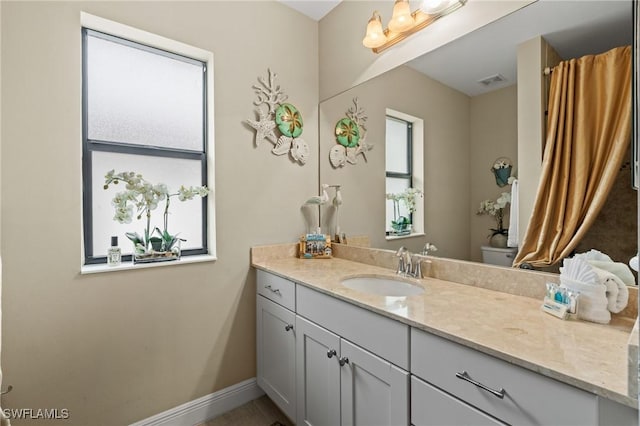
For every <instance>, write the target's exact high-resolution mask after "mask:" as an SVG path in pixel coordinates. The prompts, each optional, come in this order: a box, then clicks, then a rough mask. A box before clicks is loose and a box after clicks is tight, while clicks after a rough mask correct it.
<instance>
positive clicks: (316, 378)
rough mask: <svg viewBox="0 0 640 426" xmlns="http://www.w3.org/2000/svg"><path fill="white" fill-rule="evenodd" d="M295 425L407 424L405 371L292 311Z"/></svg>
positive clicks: (407, 396) (364, 425)
mask: <svg viewBox="0 0 640 426" xmlns="http://www.w3.org/2000/svg"><path fill="white" fill-rule="evenodd" d="M296 330H297V335H296V337H297V348H298V351H297V354H296V357H297V363H298V367H297V371H296V374H297V389H298V409H297V412H298V419H297V424H298V425H313V426H321V425H327V426H329V425H343V426H348V425H349V426H350V425H354V426H355V425H362V426H367V425H398V426H400V425H408V424H409V405H408V404H409V386H408V384H409V382H408V380H409V373H408V372H407V371H404V370H402V369H400V368H398V367H396V366H394V365H393V364H391V363H390V362H388V361H386V360H384V359H382V358H380V357H378V356H376V355H374V354H372V353H371V352H369V351H367V350H365V349H363V348H361V347H359V346H357V345H355V344H353V343H351V342H349V341H347V340H345V339H343V338H341V337H340V336H338V335H337V334H335V333H332V332H330V331H329V330H327V329H325V328H323V327H321V326H319V325H317V324H314V323H313V322H311V321H308V320H306V319H304V318H302V317H301V316H297V317H296Z"/></svg>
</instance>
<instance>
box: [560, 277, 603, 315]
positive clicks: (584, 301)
mask: <svg viewBox="0 0 640 426" xmlns="http://www.w3.org/2000/svg"><path fill="white" fill-rule="evenodd" d="M560 286H561V287H565V288H570V289H572V290H576V291H579V292H580V298H579V299H578V318H580V319H583V320H586V321H591V322H597V323H600V324H608V323H609V322H610V321H611V313H610V312H609V310H608V309H607V305H608V300H607V295H606V293H607V288H606V287H605V286H604V285H603V284H598V283H593V282H590V283H585V282H581V281H576V280H572V279H571V278H568V277H567V276H563V275H562V274H561V275H560Z"/></svg>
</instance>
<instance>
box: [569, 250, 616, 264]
mask: <svg viewBox="0 0 640 426" xmlns="http://www.w3.org/2000/svg"><path fill="white" fill-rule="evenodd" d="M573 258H574V259H580V260H585V261H590V260H597V261H603V262H605V261H607V262H613V260H611V258H610V257H609V256H608V255H606V254H604V253H603V252H601V251H600V250H596V249H591V250H589V251H586V252H584V253H578V254H576V255H575V256H573Z"/></svg>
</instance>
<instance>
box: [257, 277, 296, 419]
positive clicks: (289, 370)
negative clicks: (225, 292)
mask: <svg viewBox="0 0 640 426" xmlns="http://www.w3.org/2000/svg"><path fill="white" fill-rule="evenodd" d="M273 300H275V301H277V302H279V303H281V304H282V305H281V304H278V303H275V302H274V301H273ZM283 305H284V306H283ZM256 308H257V310H256V320H257V321H256V327H257V328H256V338H257V341H256V347H257V380H258V385H259V386H260V387H261V388H262V390H264V391H265V393H266V394H267V395H268V396H269V398H271V400H272V401H273V402H274V403H275V404H276V405H277V406H278V407H280V409H281V410H282V412H284V413H285V414H286V415H287V416H288V417H289V418H290V419H292V420H295V418H296V327H295V323H296V315H295V313H294V309H295V284H294V283H293V282H291V281H288V280H285V279H284V278H280V277H277V276H275V275H272V274H267V273H266V272H263V271H258V294H257V296H256Z"/></svg>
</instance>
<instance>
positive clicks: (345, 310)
mask: <svg viewBox="0 0 640 426" xmlns="http://www.w3.org/2000/svg"><path fill="white" fill-rule="evenodd" d="M296 308H297V313H298V315H301V316H303V317H305V318H307V319H309V320H311V321H313V322H315V323H316V324H318V325H321V326H322V327H324V328H326V329H328V330H330V331H332V332H333V333H336V334H338V335H340V336H341V337H343V338H345V339H346V340H349V341H351V342H353V343H355V344H356V345H358V346H361V347H363V348H365V349H367V350H368V351H370V352H373V353H374V354H376V355H378V356H379V357H381V358H384V359H386V360H387V361H389V362H391V363H393V364H395V365H397V366H398V367H400V368H403V369H405V370H408V369H409V326H408V325H406V324H402V323H401V322H398V321H395V320H392V319H391V318H387V317H385V316H382V315H380V314H377V313H374V312H371V311H369V310H367V309H364V308H361V307H359V306H355V305H352V304H351V303H348V302H345V301H343V300H340V299H336V298H335V297H331V296H328V295H326V294H323V293H320V292H318V291H315V290H312V289H310V288H308V287H305V286H303V285H300V284H298V285H297V289H296Z"/></svg>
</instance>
